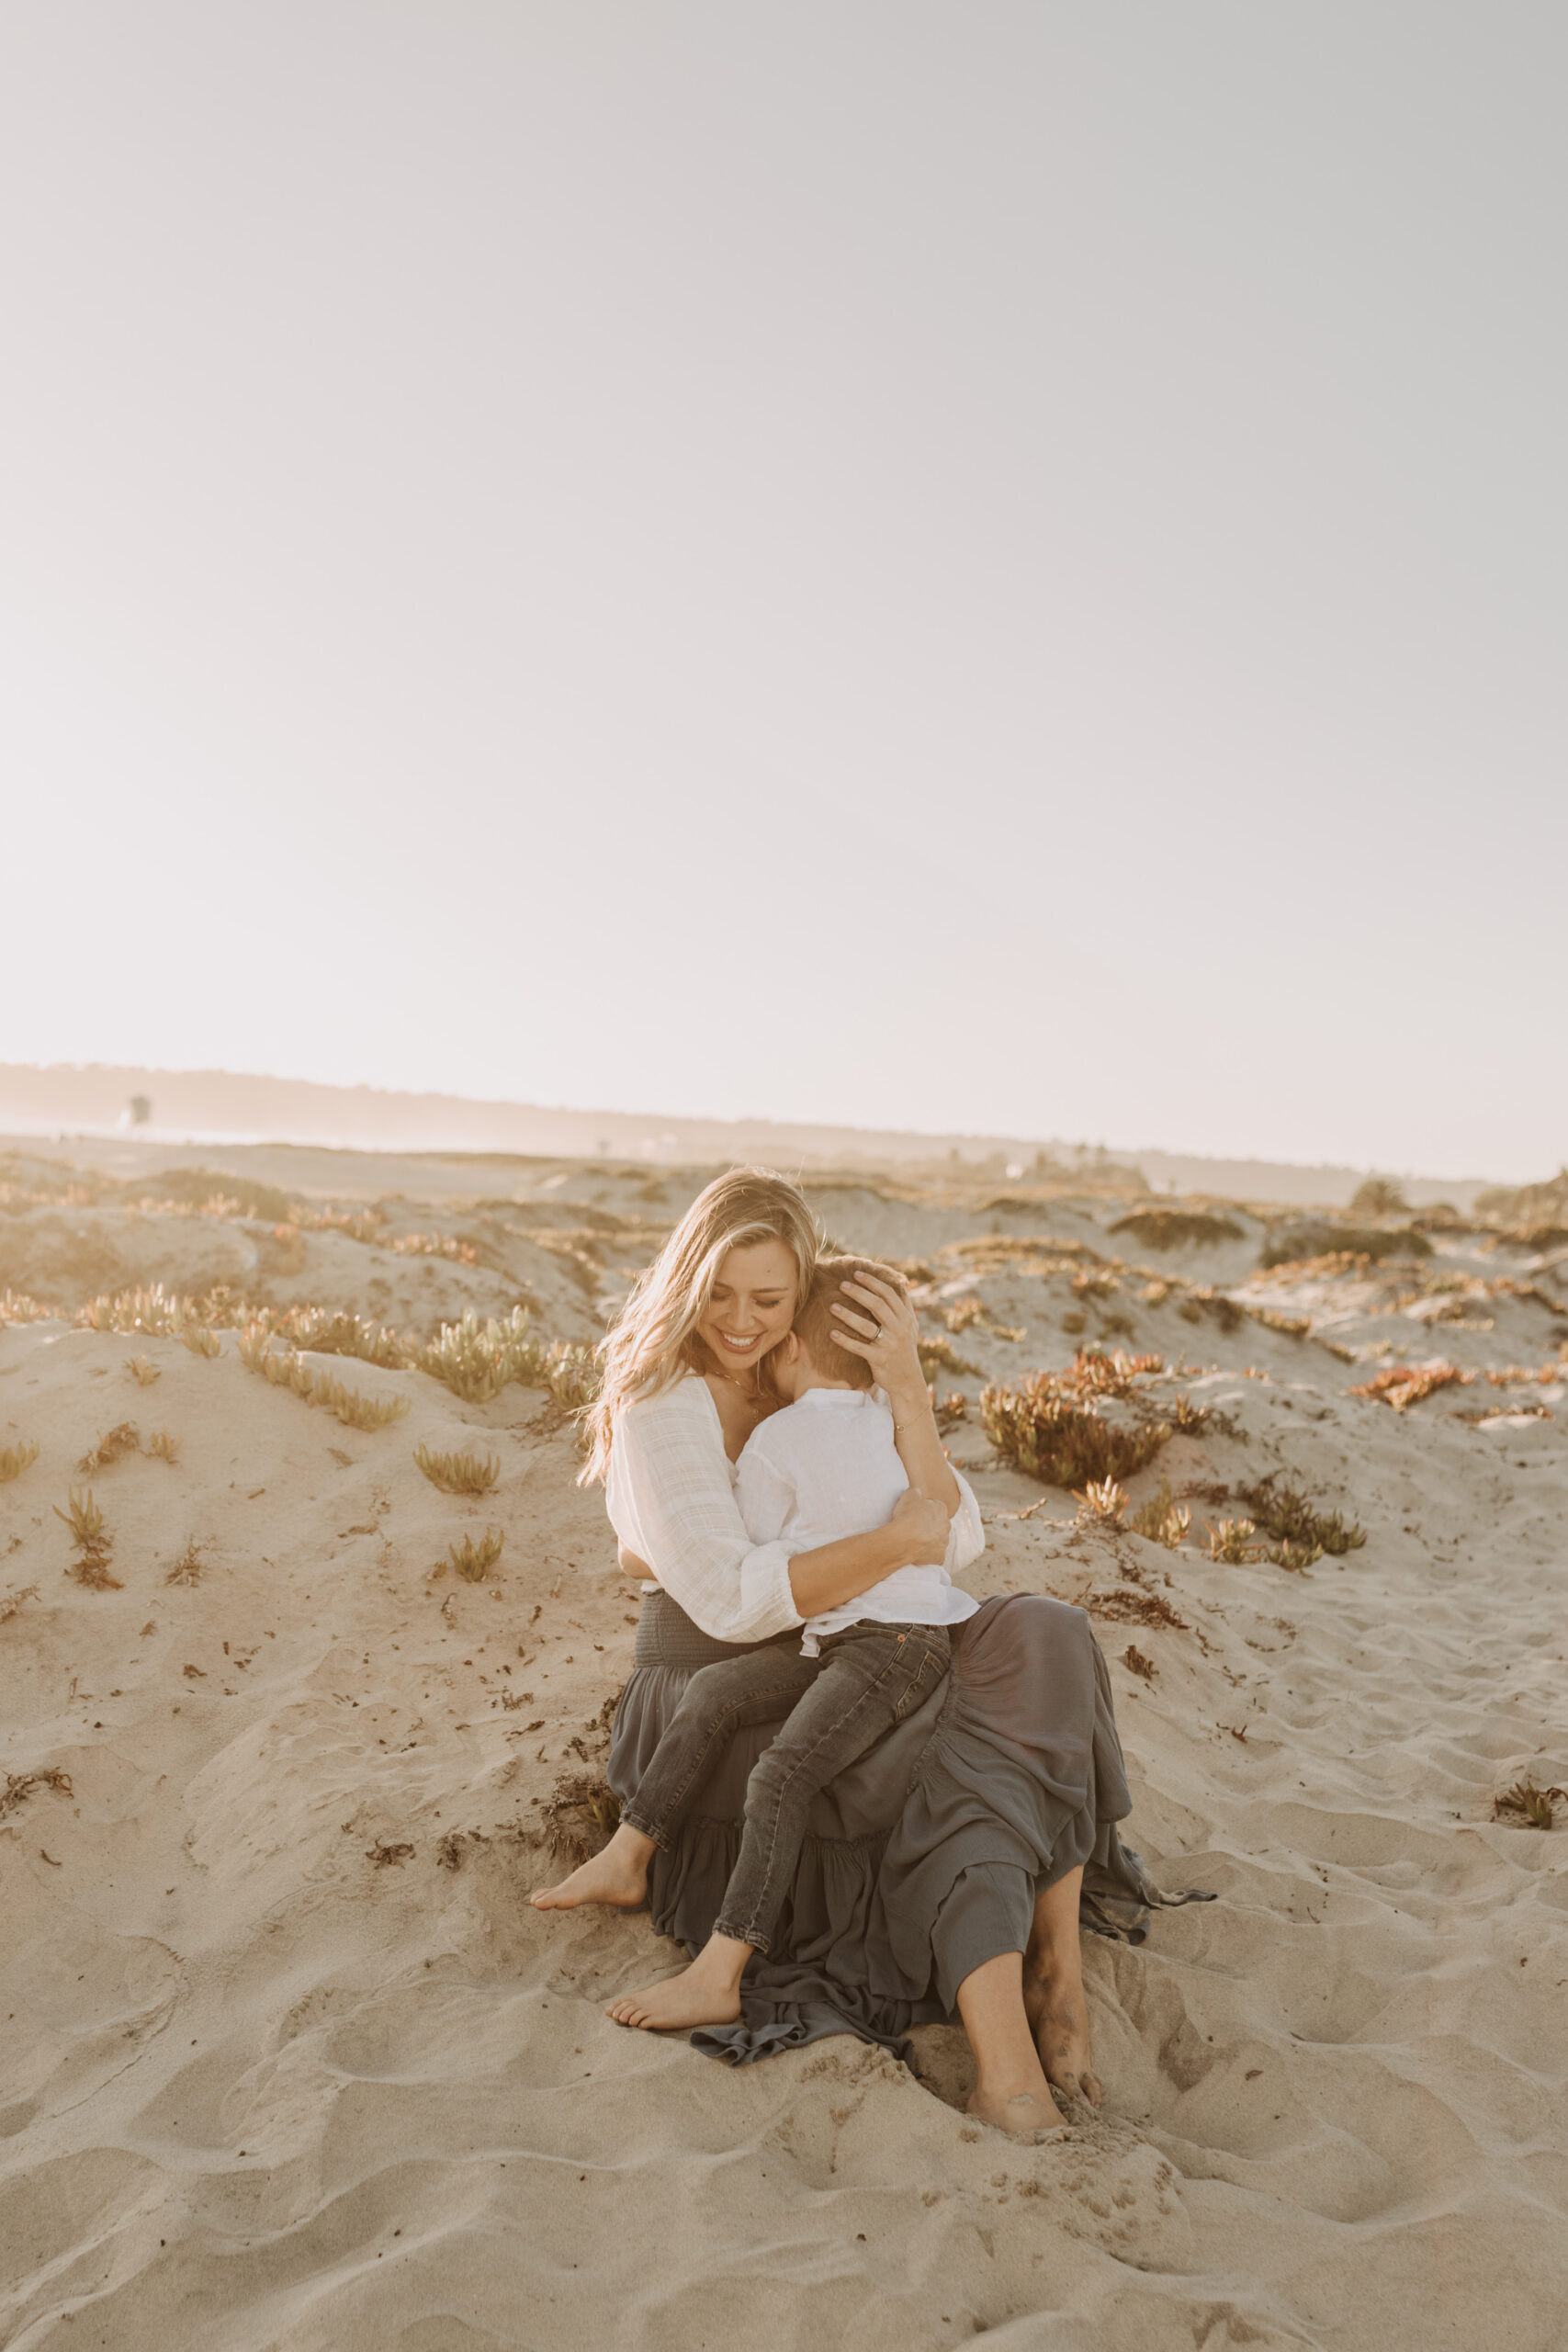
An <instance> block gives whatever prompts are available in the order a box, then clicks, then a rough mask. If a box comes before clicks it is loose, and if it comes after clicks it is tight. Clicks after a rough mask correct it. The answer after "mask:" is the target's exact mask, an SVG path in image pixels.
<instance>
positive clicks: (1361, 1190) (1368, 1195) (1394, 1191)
mask: <svg viewBox="0 0 1568 2352" xmlns="http://www.w3.org/2000/svg"><path fill="white" fill-rule="evenodd" d="M1350 1213H1351V1215H1352V1216H1409V1215H1410V1204H1409V1202H1408V1201H1407V1200H1406V1199H1405V1197H1404V1193H1403V1192H1402V1191H1401V1189H1400V1187H1399V1186H1398V1185H1397V1184H1395V1183H1393V1182H1391V1181H1390V1180H1389V1178H1388V1177H1386V1176H1369V1177H1368V1178H1367V1181H1366V1182H1365V1183H1364V1184H1358V1185H1357V1187H1356V1190H1355V1191H1354V1193H1352V1194H1351V1195H1350Z"/></svg>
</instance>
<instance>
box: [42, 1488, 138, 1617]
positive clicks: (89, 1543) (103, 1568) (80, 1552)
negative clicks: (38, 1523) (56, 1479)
mask: <svg viewBox="0 0 1568 2352" xmlns="http://www.w3.org/2000/svg"><path fill="white" fill-rule="evenodd" d="M69 1500H70V1505H71V1508H70V1510H61V1508H60V1505H59V1504H58V1503H56V1504H55V1505H54V1516H55V1517H56V1519H58V1520H61V1521H63V1522H64V1524H65V1525H66V1526H67V1527H68V1528H69V1529H70V1530H71V1541H72V1542H73V1544H74V1545H75V1546H76V1558H75V1560H74V1562H73V1565H72V1566H70V1567H68V1568H67V1569H66V1571H65V1573H66V1575H67V1576H68V1577H74V1578H75V1580H76V1582H77V1583H78V1584H83V1585H85V1586H86V1587H87V1589H88V1590H89V1591H91V1592H120V1591H123V1589H124V1587H123V1586H122V1584H121V1582H120V1579H119V1578H118V1577H117V1576H116V1575H115V1574H114V1573H113V1571H112V1570H111V1568H110V1566H109V1553H110V1551H111V1550H112V1549H113V1545H114V1538H113V1536H112V1535H110V1534H109V1533H108V1532H107V1530H106V1528H105V1526H104V1515H103V1512H102V1511H101V1510H99V1509H98V1506H97V1504H96V1502H95V1501H94V1499H93V1490H92V1488H91V1487H87V1488H86V1489H85V1491H78V1489H77V1488H76V1487H72V1489H71V1493H70V1498H69Z"/></svg>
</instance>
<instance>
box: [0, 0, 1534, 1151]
mask: <svg viewBox="0 0 1568 2352" xmlns="http://www.w3.org/2000/svg"><path fill="white" fill-rule="evenodd" d="M1565 69H1568V12H1565V11H1564V10H1563V8H1562V6H1561V5H1559V0H1543V5H1540V6H1513V5H1509V0H1489V4H1488V5H1487V6H1477V5H1475V0H1466V5H1464V6H1453V5H1448V4H1447V0H1409V5H1402V6H1393V5H1386V0H1385V4H1384V5H1379V0H1354V5H1348V0H1347V4H1346V5H1332V4H1330V5H1325V0H1312V5H1310V6H1307V5H1269V6H1258V0H1234V5H1224V6H1216V5H1204V4H1203V0H1198V4H1197V5H1172V0H1148V4H1147V5H1116V0H1077V5H1074V6H1058V5H1052V0H1018V5H1013V0H948V5H942V6H932V5H925V0H887V5H881V4H880V0H831V4H830V5H819V0H774V5H773V6H758V5H755V4H754V0H712V5H699V0H689V4H688V5H668V4H667V0H624V5H604V0H562V4H561V5H552V6H541V5H532V0H509V5H501V0H421V5H411V4H410V0H363V5H355V4H354V0H309V4H308V5H301V4H300V0H296V4H295V5H288V0H285V4H284V5H279V0H250V5H246V6H236V5H233V0H189V5H172V4H171V0H136V5H135V6H126V5H124V0H103V4H102V5H97V6H87V5H82V0H6V6H4V8H3V10H0V336H3V339H4V359H3V364H0V450H3V453H4V454H3V460H0V462H3V465H4V471H5V479H4V484H3V496H0V762H3V774H4V778H5V786H4V799H5V809H4V828H3V831H0V860H3V863H4V870H5V877H6V882H5V889H4V893H3V896H0V1059H10V1060H73V1061H75V1060H127V1061H135V1062H147V1063H153V1064H160V1065H164V1066H172V1067H177V1068H189V1067H197V1066H208V1065H220V1066H224V1067H227V1068H231V1069H256V1070H267V1071H276V1072H280V1073H284V1074H288V1075H294V1076H300V1077H309V1078H321V1079H330V1080H347V1081H357V1080H366V1081H368V1082H370V1083H373V1084H378V1085H387V1086H413V1087H440V1088H443V1089H447V1090H450V1091H457V1092H465V1093H474V1094H482V1095H490V1096H502V1097H509V1098H513V1099H516V1100H522V1101H531V1102H539V1103H572V1104H581V1105H595V1106H598V1105H604V1106H611V1107H618V1108H626V1109H646V1110H649V1111H651V1112H658V1111H665V1112H672V1113H684V1114H716V1115H721V1116H724V1115H736V1114H767V1115H772V1116H775V1117H780V1118H791V1119H805V1118H810V1119H822V1120H849V1121H854V1122H859V1123H863V1124H871V1125H898V1126H910V1127H930V1128H932V1129H946V1128H956V1129H960V1130H965V1129H989V1130H998V1131H1002V1132H1011V1133H1016V1134H1025V1135H1027V1134H1038V1135H1057V1136H1068V1137H1077V1136H1083V1137H1087V1138H1089V1139H1090V1140H1095V1139H1099V1138H1104V1139H1106V1140H1108V1141H1110V1142H1111V1143H1120V1144H1126V1145H1133V1146H1135V1145H1138V1144H1148V1145H1165V1146H1168V1147H1170V1148H1187V1149H1197V1150H1213V1151H1234V1152H1246V1153H1257V1154H1261V1155H1267V1156H1274V1157H1287V1158H1294V1159H1348V1160H1350V1161H1353V1162H1356V1163H1359V1164H1378V1165H1382V1166H1386V1167H1393V1168H1406V1169H1421V1170H1429V1171H1431V1172H1434V1173H1438V1174H1461V1173H1466V1172H1472V1171H1481V1172H1490V1173H1495V1174H1497V1175H1502V1176H1514V1177H1526V1176H1529V1175H1534V1174H1542V1173H1545V1172H1547V1171H1548V1170H1550V1169H1551V1168H1555V1167H1556V1165H1557V1164H1558V1162H1559V1161H1560V1160H1561V1159H1563V1158H1564V1157H1568V1085H1565V1083H1564V1080H1565V1078H1568V1069H1565V1067H1564V1065H1565V1062H1568V1055H1565V1054H1564V1050H1563V1029H1564V1023H1563V1012H1564V1002H1565V989H1564V967H1565V961H1568V956H1565V945H1568V920H1565V912H1564V910H1565V907H1568V814H1565V810H1568V777H1565V763H1564V748H1565V743H1568V712H1565V707H1564V706H1565V691H1568V690H1565V669H1564V619H1565V605H1568V595H1565V571H1568V515H1565V513H1564V507H1565V504H1568V500H1565V495H1564V462H1563V436H1564V418H1565V417H1568V364H1565V362H1568V333H1565V324H1564V288H1565V286H1568V254H1565V252H1564V247H1565V245H1568V164H1565V161H1564V155H1565V142H1564V140H1563V135H1562V93H1563V89H1564V86H1565Z"/></svg>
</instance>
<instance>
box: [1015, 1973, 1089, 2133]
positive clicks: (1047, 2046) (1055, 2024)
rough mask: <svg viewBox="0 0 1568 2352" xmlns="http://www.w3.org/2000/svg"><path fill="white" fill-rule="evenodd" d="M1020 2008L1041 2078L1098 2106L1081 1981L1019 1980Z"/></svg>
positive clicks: (1039, 1977)
mask: <svg viewBox="0 0 1568 2352" xmlns="http://www.w3.org/2000/svg"><path fill="white" fill-rule="evenodd" d="M1023 2007H1024V2011H1025V2014H1026V2015H1027V2017H1028V2018H1029V2025H1030V2030H1031V2031H1032V2034H1033V2036H1034V2040H1035V2043H1036V2045H1037V2047H1038V2049H1039V2052H1040V2063H1041V2064H1042V2066H1043V2068H1044V2069H1045V2079H1046V2081H1047V2082H1048V2083H1054V2084H1055V2086H1056V2088H1057V2089H1058V2090H1059V2091H1061V2092H1062V2093H1063V2094H1064V2095H1065V2096H1066V2098H1085V2099H1087V2100H1088V2101H1089V2105H1090V2107H1098V2106H1099V2105H1100V2101H1101V2100H1102V2099H1103V2098H1104V2097H1105V2093H1104V2092H1103V2091H1102V2090H1101V2088H1100V2077H1099V2075H1097V2074H1096V2073H1095V2071H1094V2058H1093V2055H1092V2053H1091V2052H1090V2049H1089V2007H1088V2004H1087V2003H1086V2002H1085V2000H1084V1996H1083V1985H1082V1983H1081V1981H1079V1982H1077V1983H1072V1984H1069V1983H1064V1981H1063V1980H1062V1979H1061V1978H1060V1977H1057V1976H1052V1975H1043V1976H1037V1977H1035V1978H1034V1979H1032V1980H1031V1979H1030V1978H1029V1977H1027V1976H1026V1977H1025V1978H1024V1981H1023Z"/></svg>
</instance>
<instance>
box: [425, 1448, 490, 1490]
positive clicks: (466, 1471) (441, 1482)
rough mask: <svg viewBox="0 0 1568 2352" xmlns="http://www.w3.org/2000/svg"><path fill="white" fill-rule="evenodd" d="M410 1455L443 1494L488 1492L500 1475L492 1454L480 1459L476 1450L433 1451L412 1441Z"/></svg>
mask: <svg viewBox="0 0 1568 2352" xmlns="http://www.w3.org/2000/svg"><path fill="white" fill-rule="evenodd" d="M413 1458H414V1461H415V1462H416V1464H418V1466H419V1468H420V1469H421V1470H423V1473H424V1475H425V1476H426V1477H427V1478H428V1479H429V1481H430V1483H431V1485H432V1486H433V1487H440V1488H441V1491H442V1493H443V1494H446V1495H484V1494H488V1493H489V1492H490V1489H491V1487H493V1486H494V1484H495V1482H496V1480H497V1479H498V1478H499V1477H500V1476H501V1464H500V1463H499V1462H498V1461H496V1459H495V1458H494V1456H493V1455H492V1454H486V1455H485V1457H484V1459H483V1460H482V1461H481V1460H480V1459H479V1455H478V1454H477V1453H433V1452H432V1450H431V1448H430V1447H429V1446H428V1445H416V1446H415V1448H414V1454H413Z"/></svg>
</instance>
